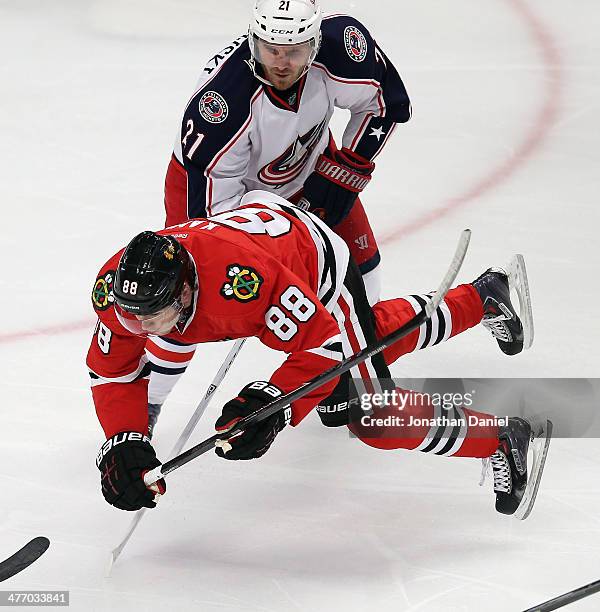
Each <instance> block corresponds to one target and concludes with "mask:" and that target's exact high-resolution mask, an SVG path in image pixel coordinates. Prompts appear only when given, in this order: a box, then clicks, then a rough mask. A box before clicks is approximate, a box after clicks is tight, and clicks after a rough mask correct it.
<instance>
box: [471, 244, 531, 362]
mask: <svg viewBox="0 0 600 612" xmlns="http://www.w3.org/2000/svg"><path fill="white" fill-rule="evenodd" d="M472 284H473V286H474V287H475V289H477V292H478V293H479V296H480V297H481V301H482V302H483V321H482V324H483V325H484V326H485V327H487V328H488V329H489V330H490V331H491V332H492V335H493V336H494V338H496V340H497V341H498V345H499V346H500V349H501V350H502V352H503V353H506V354H507V355H516V354H517V353H520V352H521V351H522V350H523V348H526V349H527V348H529V347H530V346H531V343H532V342H533V315H532V312H531V299H530V295H529V284H528V282H527V272H526V270H525V260H524V259H523V256H522V255H515V256H514V258H513V259H512V261H511V262H510V264H509V266H508V272H505V271H504V270H502V269H501V268H489V269H488V270H486V271H485V272H484V273H483V274H482V275H481V276H480V277H479V278H477V279H476V280H475V281H473V283H472ZM511 289H513V290H514V291H515V292H516V294H517V296H518V298H519V314H517V312H516V310H515V308H514V307H513V305H512V303H511V301H510V291H511Z"/></svg>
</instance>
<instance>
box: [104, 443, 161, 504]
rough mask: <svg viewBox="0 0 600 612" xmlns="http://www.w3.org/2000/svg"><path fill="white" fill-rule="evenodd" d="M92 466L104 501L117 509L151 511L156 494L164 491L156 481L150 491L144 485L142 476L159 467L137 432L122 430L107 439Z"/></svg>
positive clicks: (157, 461)
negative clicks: (94, 467) (143, 508)
mask: <svg viewBox="0 0 600 612" xmlns="http://www.w3.org/2000/svg"><path fill="white" fill-rule="evenodd" d="M96 465H97V466H98V469H99V470H100V475H101V476H100V484H101V485H102V495H104V499H105V500H106V501H107V502H108V503H109V504H111V505H112V506H114V507H115V508H119V509H120V510H130V511H133V510H139V509H140V508H142V507H146V508H154V507H155V506H156V502H155V501H154V496H155V495H156V493H160V494H161V495H162V494H163V493H164V492H165V491H166V490H167V485H166V483H165V481H164V479H162V478H161V479H160V480H159V481H158V482H157V483H156V485H152V487H153V488H152V490H151V489H149V488H147V487H146V485H145V483H144V480H143V478H144V474H145V473H146V472H148V471H150V470H152V469H154V468H155V467H158V466H159V465H160V461H159V460H158V459H157V458H156V454H155V452H154V449H153V448H152V445H151V444H150V439H149V438H148V437H147V436H145V435H144V434H141V433H138V432H137V431H124V432H121V433H118V434H115V435H114V436H113V437H112V438H109V439H108V440H107V441H106V442H105V443H104V444H103V445H102V448H101V449H100V451H99V452H98V456H97V457H96Z"/></svg>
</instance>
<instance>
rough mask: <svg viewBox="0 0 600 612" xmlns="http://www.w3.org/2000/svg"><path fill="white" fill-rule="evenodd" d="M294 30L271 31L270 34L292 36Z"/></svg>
mask: <svg viewBox="0 0 600 612" xmlns="http://www.w3.org/2000/svg"><path fill="white" fill-rule="evenodd" d="M293 33H294V30H271V34H293Z"/></svg>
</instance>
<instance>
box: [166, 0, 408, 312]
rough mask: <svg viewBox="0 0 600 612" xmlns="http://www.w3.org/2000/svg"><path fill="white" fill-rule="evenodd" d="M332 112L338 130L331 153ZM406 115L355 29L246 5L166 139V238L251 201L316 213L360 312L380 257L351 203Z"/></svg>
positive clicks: (300, 9) (307, 7)
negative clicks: (361, 294)
mask: <svg viewBox="0 0 600 612" xmlns="http://www.w3.org/2000/svg"><path fill="white" fill-rule="evenodd" d="M334 108H342V109H348V110H349V111H350V120H349V122H348V124H347V126H346V129H345V131H344V135H343V139H342V142H341V144H340V146H339V147H338V145H337V144H336V143H335V142H334V139H333V137H332V135H331V133H330V131H329V122H330V120H331V117H332V115H333V112H334ZM410 115H411V106H410V101H409V99H408V95H407V93H406V90H405V87H404V84H403V83H402V80H401V78H400V76H399V75H398V73H397V71H396V69H395V68H394V66H393V65H392V64H391V62H390V60H389V59H388V58H387V56H386V55H385V53H384V52H383V51H382V50H381V48H380V47H379V46H378V44H377V43H376V42H375V40H374V39H373V37H372V36H371V34H370V33H369V31H368V30H367V29H366V27H365V26H364V25H363V24H362V23H360V22H359V21H357V20H356V19H354V18H353V17H351V16H348V15H333V16H330V17H323V16H322V12H321V8H320V6H319V0H257V1H256V3H255V6H254V12H253V16H252V21H251V24H250V29H249V32H248V35H247V36H246V35H244V36H241V37H239V38H237V39H236V40H234V41H233V42H232V43H231V45H229V46H228V47H226V48H225V49H224V50H222V51H221V52H220V53H217V54H216V55H214V56H213V57H212V58H211V59H210V60H209V61H208V63H207V64H206V66H205V68H204V70H203V72H202V75H201V77H200V80H199V83H198V86H197V90H196V92H195V93H194V94H193V96H192V97H191V99H190V101H189V103H188V105H187V107H186V109H185V112H184V115H183V119H182V121H181V123H180V125H179V127H178V130H177V136H176V140H175V147H174V152H173V156H172V159H171V162H170V165H169V169H168V171H167V176H166V181H165V207H166V215H167V222H166V225H167V226H171V225H174V224H177V223H182V222H184V221H186V220H188V219H190V218H196V217H204V216H206V215H213V214H217V213H220V212H224V211H227V210H232V209H234V208H237V207H238V206H239V204H240V200H241V198H242V196H243V195H244V194H245V193H247V192H249V191H251V190H254V189H262V190H267V191H273V192H275V193H277V194H278V195H280V196H282V197H284V198H286V199H287V200H289V201H291V202H293V203H296V204H297V203H300V205H301V206H302V207H304V208H306V209H309V210H310V211H311V212H316V213H317V214H318V215H319V216H320V217H321V218H322V219H324V220H325V222H326V223H327V224H328V225H329V226H330V227H332V228H334V231H335V232H336V233H337V234H338V235H339V236H341V237H342V238H343V239H344V240H345V242H346V244H347V245H348V247H349V249H350V252H351V255H352V257H353V258H354V260H355V261H356V263H357V264H358V266H359V269H360V271H361V273H362V275H363V280H364V282H365V286H366V288H367V295H368V297H369V301H370V303H371V304H373V303H375V302H377V301H378V299H379V275H378V270H377V268H378V266H379V262H380V255H379V251H378V248H377V243H376V241H375V237H374V235H373V232H372V230H371V227H370V225H369V222H368V219H367V216H366V214H365V211H364V209H363V206H362V203H361V200H360V197H359V196H360V193H361V192H362V190H363V189H364V188H365V187H366V186H367V185H368V183H369V181H370V180H371V175H372V173H373V171H374V168H375V163H374V160H375V159H376V158H377V156H378V155H379V153H380V152H381V150H382V149H383V147H384V145H385V143H386V142H387V140H388V138H389V136H390V135H391V133H392V132H393V130H394V128H395V126H396V124H397V123H403V122H406V121H408V119H409V118H410Z"/></svg>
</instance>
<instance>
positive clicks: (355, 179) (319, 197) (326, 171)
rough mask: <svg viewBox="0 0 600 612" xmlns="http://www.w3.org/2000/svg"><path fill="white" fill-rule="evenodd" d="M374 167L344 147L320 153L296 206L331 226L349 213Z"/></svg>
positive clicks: (370, 162)
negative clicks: (328, 152) (331, 153)
mask: <svg viewBox="0 0 600 612" xmlns="http://www.w3.org/2000/svg"><path fill="white" fill-rule="evenodd" d="M326 153H327V152H326ZM332 158H333V159H332ZM374 169H375V164H374V163H373V162H372V161H370V160H368V159H366V158H365V157H363V156H362V155H358V153H355V152H354V151H351V150H350V149H347V148H345V147H344V148H343V149H340V150H339V151H335V152H334V153H333V155H332V156H331V157H328V156H327V155H326V154H325V153H323V154H322V155H320V156H319V159H318V160H317V165H316V166H315V170H314V172H313V173H312V174H311V175H309V177H308V178H307V179H306V181H305V182H304V193H303V195H302V198H301V200H300V202H299V203H298V206H300V207H301V208H306V209H307V210H309V211H310V212H312V213H314V214H315V215H317V216H319V217H321V218H322V219H323V220H324V221H325V223H327V225H328V226H329V227H333V226H335V225H337V224H338V223H340V222H341V221H343V220H344V219H345V218H346V217H347V216H348V215H349V214H350V211H351V210H352V207H353V206H354V203H355V202H356V198H357V197H358V194H359V193H360V192H361V191H362V190H363V189H364V188H365V187H366V186H367V185H368V184H369V181H370V180H371V174H372V172H373V170H374Z"/></svg>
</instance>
